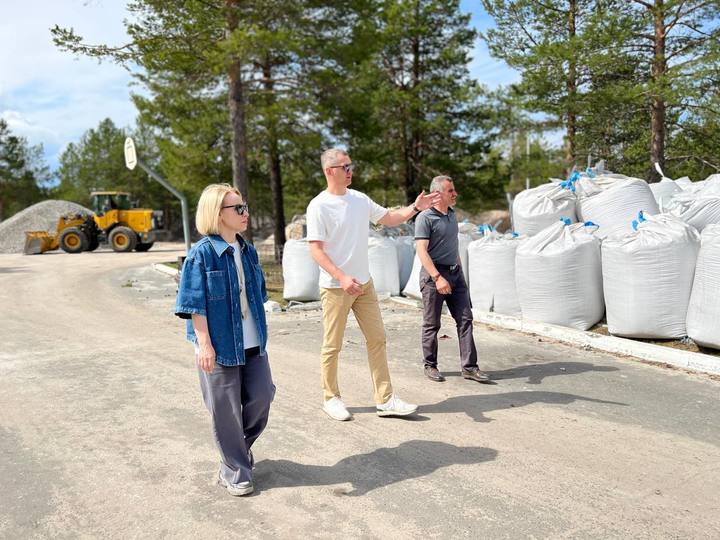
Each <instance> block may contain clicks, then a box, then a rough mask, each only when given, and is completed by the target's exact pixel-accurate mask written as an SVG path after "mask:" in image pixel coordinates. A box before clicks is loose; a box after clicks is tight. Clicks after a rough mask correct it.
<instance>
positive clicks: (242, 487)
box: [218, 476, 255, 497]
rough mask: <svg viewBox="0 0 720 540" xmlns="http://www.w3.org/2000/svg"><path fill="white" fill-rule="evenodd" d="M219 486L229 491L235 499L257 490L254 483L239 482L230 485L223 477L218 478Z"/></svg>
mask: <svg viewBox="0 0 720 540" xmlns="http://www.w3.org/2000/svg"><path fill="white" fill-rule="evenodd" d="M218 484H220V485H221V486H222V487H224V488H225V489H227V492H228V493H229V494H230V495H232V496H233V497H242V496H243V495H250V494H251V493H252V492H253V490H254V489H255V488H254V486H253V483H252V482H238V483H237V484H230V483H228V482H226V481H225V479H224V478H223V477H222V476H218Z"/></svg>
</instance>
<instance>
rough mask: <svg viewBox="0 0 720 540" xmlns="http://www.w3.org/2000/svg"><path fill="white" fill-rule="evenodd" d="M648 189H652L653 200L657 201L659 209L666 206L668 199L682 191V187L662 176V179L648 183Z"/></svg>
mask: <svg viewBox="0 0 720 540" xmlns="http://www.w3.org/2000/svg"><path fill="white" fill-rule="evenodd" d="M650 190H651V191H652V194H653V197H655V202H657V203H658V207H659V208H660V209H663V208H667V206H668V203H669V202H670V200H671V199H672V198H673V197H674V196H675V195H677V194H678V193H682V188H681V187H680V186H679V185H678V184H677V183H676V182H675V180H671V179H670V178H665V177H663V179H662V180H660V181H659V182H656V183H654V184H650Z"/></svg>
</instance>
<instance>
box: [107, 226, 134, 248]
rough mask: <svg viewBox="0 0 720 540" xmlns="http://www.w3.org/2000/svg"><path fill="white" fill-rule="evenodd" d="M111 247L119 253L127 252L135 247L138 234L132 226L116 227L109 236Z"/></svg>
mask: <svg viewBox="0 0 720 540" xmlns="http://www.w3.org/2000/svg"><path fill="white" fill-rule="evenodd" d="M108 241H109V242H110V247H112V248H113V251H117V252H118V253H127V252H128V251H132V250H133V249H135V245H136V244H137V235H136V234H135V231H133V230H132V229H131V228H130V227H116V228H114V229H113V230H112V232H111V233H110V236H108Z"/></svg>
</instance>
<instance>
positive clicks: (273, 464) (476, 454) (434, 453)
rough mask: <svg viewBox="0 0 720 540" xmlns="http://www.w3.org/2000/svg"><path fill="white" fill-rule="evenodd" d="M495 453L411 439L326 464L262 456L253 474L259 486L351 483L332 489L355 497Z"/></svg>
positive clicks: (482, 448)
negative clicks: (263, 457) (332, 463)
mask: <svg viewBox="0 0 720 540" xmlns="http://www.w3.org/2000/svg"><path fill="white" fill-rule="evenodd" d="M497 454H498V452H497V450H494V449H492V448H485V447H481V446H454V445H452V444H447V443H443V442H437V441H420V440H414V441H407V442H404V443H402V444H400V445H399V446H397V447H394V448H378V449H377V450H373V451H372V452H369V453H367V454H358V455H355V456H348V457H346V458H344V459H342V460H340V461H338V462H337V463H336V464H335V465H329V466H326V465H304V464H302V463H295V462H293V461H288V460H286V459H278V460H272V459H266V460H264V461H260V462H258V463H257V465H256V469H255V473H254V477H255V480H256V482H257V484H258V485H260V486H262V489H263V490H265V489H272V488H279V487H300V486H331V485H334V484H344V483H351V484H352V490H351V491H347V490H346V489H344V488H337V489H335V490H333V492H334V493H335V495H338V496H341V495H349V496H352V497H357V496H360V495H365V494H366V493H369V492H370V491H373V490H374V489H377V488H380V487H384V486H388V485H390V484H395V483H397V482H402V481H403V480H410V479H413V478H421V477H423V476H427V475H428V474H431V473H433V472H435V471H436V470H438V469H440V468H442V467H448V466H450V465H472V464H475V463H483V462H486V461H492V460H494V459H495V458H496V457H497Z"/></svg>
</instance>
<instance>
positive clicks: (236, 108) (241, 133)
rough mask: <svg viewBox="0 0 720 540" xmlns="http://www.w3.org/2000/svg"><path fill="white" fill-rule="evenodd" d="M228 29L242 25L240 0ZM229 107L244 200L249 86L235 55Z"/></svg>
mask: <svg viewBox="0 0 720 540" xmlns="http://www.w3.org/2000/svg"><path fill="white" fill-rule="evenodd" d="M226 6H227V33H228V34H230V33H232V32H233V31H234V30H236V29H237V28H238V25H239V23H240V15H239V13H238V10H239V9H240V1H239V0H226ZM228 108H229V110H230V126H231V128H232V169H233V185H234V186H235V187H236V188H237V189H238V190H239V191H240V193H241V195H242V197H243V200H244V201H245V202H248V192H249V188H250V182H249V179H248V164H247V138H246V125H245V89H244V86H243V80H242V62H241V61H240V59H238V58H235V59H233V61H232V62H230V66H229V67H228ZM243 236H245V238H246V240H247V241H248V242H252V240H253V233H252V222H248V228H247V231H246V232H245V234H244V235H243Z"/></svg>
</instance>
